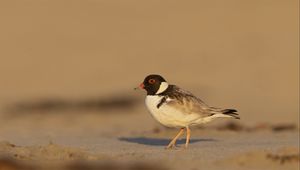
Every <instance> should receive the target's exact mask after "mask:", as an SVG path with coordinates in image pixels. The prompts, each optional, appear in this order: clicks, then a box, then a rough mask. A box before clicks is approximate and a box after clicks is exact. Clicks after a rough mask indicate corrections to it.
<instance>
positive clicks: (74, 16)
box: [0, 0, 299, 152]
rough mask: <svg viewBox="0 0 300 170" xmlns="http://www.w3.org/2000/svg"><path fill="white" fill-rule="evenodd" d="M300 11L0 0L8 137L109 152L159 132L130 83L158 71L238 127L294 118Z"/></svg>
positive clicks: (275, 3)
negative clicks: (126, 140)
mask: <svg viewBox="0 0 300 170" xmlns="http://www.w3.org/2000/svg"><path fill="white" fill-rule="evenodd" d="M298 14H299V2H298V1H297V0H286V1H280V0H272V1H270V0H251V1H250V0H249V1H239V0H227V1H220V0H213V1H211V0H201V1H199V0H187V1H171V0H165V1H160V0H152V1H141V0H126V1H123V0H110V1H104V0H85V1H81V0H26V1H18V0H1V1H0V21H1V26H0V118H1V119H0V140H8V141H10V142H13V143H15V144H20V145H27V144H28V145H29V144H30V145H34V144H45V143H48V142H49V141H54V142H57V143H63V144H66V145H71V146H73V145H76V146H82V145H86V146H89V147H92V148H93V147H95V148H97V147H99V148H100V149H99V150H101V149H102V150H101V151H103V150H105V148H101V145H99V144H100V143H101V142H99V140H100V138H101V137H116V136H122V135H127V136H130V135H139V134H144V133H145V132H149V131H151V132H152V130H153V129H154V132H158V131H159V129H160V128H161V126H160V125H159V124H158V123H157V122H156V121H155V120H154V119H152V118H151V116H150V114H149V113H148V112H147V110H146V108H145V106H144V105H143V102H144V97H145V92H143V91H134V90H133V88H134V87H136V86H137V85H139V84H140V83H141V82H142V81H143V79H144V77H145V76H147V75H148V74H153V73H155V74H160V75H162V76H164V77H165V78H166V80H168V81H169V82H170V83H172V84H177V85H179V86H180V87H182V88H184V89H187V90H189V91H191V92H193V93H194V94H195V95H197V96H199V97H200V98H201V99H202V100H204V101H205V102H206V103H207V104H209V105H211V106H216V107H224V108H235V109H237V110H238V111H239V114H240V116H241V121H239V123H240V124H244V125H255V124H261V123H269V124H278V123H280V124H281V123H288V124H289V123H291V124H296V125H297V124H298V120H299V15H298ZM227 121H228V120H218V121H216V122H214V123H216V124H219V123H224V122H227ZM214 123H213V124H214ZM208 126H209V125H208ZM298 126H299V124H298ZM174 133H175V132H174ZM172 135H173V133H170V134H168V135H166V136H164V137H171V136H172ZM108 143H109V142H108ZM150 143H151V141H150ZM97 144H98V145H97ZM105 146H106V145H105ZM121 146H123V145H121ZM113 148H114V147H113V146H112V147H111V149H113ZM106 150H107V149H106ZM107 152H110V150H109V151H108V150H107Z"/></svg>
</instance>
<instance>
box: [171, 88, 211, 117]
mask: <svg viewBox="0 0 300 170" xmlns="http://www.w3.org/2000/svg"><path fill="white" fill-rule="evenodd" d="M166 104H167V105H169V106H172V107H175V108H176V109H178V110H180V111H181V112H182V113H186V114H194V113H196V114H199V115H200V116H201V117H207V116H211V115H212V113H211V112H210V107H209V106H208V105H207V104H205V103H204V102H203V101H202V100H200V99H199V98H197V97H196V96H194V95H193V94H192V93H190V92H188V91H185V90H183V89H181V88H179V87H177V86H174V88H173V90H172V93H170V94H168V99H167V103H166Z"/></svg>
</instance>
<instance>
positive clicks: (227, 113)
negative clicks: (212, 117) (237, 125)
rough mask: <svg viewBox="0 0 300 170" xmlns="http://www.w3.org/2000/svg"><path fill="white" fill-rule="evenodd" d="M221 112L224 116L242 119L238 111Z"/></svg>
mask: <svg viewBox="0 0 300 170" xmlns="http://www.w3.org/2000/svg"><path fill="white" fill-rule="evenodd" d="M221 112H222V114H223V115H228V116H231V117H233V118H235V119H240V116H239V114H237V113H236V112H237V110H235V109H223V110H221Z"/></svg>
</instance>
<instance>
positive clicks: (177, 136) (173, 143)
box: [166, 128, 184, 149]
mask: <svg viewBox="0 0 300 170" xmlns="http://www.w3.org/2000/svg"><path fill="white" fill-rule="evenodd" d="M183 131H184V128H181V129H180V131H179V132H178V134H177V135H176V136H175V137H174V138H173V140H172V141H171V142H170V143H169V145H168V146H167V147H166V149H170V148H172V147H173V146H175V144H176V140H177V139H178V138H179V137H180V135H181V134H182V133H183Z"/></svg>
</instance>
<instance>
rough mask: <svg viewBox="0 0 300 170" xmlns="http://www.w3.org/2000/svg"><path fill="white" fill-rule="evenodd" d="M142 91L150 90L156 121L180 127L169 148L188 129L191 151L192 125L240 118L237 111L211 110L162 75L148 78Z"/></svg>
mask: <svg viewBox="0 0 300 170" xmlns="http://www.w3.org/2000/svg"><path fill="white" fill-rule="evenodd" d="M138 88H140V89H145V90H146V91H147V96H146V100H145V103H146V106H147V108H148V110H149V111H150V113H151V115H152V116H153V117H154V119H156V120H157V121H158V122H160V123H161V124H162V125H164V126H167V127H174V128H180V131H179V132H178V134H177V135H176V136H175V137H174V138H173V139H172V140H171V142H170V143H169V145H168V146H167V147H166V148H167V149H169V148H173V147H174V146H175V145H176V140H177V139H178V138H179V137H180V136H181V134H182V133H183V132H184V129H186V142H185V148H187V147H188V145H189V141H190V136H191V130H190V127H191V126H194V125H200V124H204V123H207V122H210V121H212V120H214V119H215V118H219V117H228V118H235V119H240V117H239V115H238V114H237V113H236V112H237V110H235V109H221V108H216V107H210V106H208V105H207V104H205V103H204V102H203V101H202V100H200V99H199V98H198V97H196V96H194V95H193V94H192V93H190V92H188V91H186V90H183V89H181V88H179V87H178V86H176V85H171V84H169V83H167V81H166V80H165V79H164V78H163V77H162V76H160V75H156V74H152V75H148V76H147V77H146V78H145V79H144V81H143V83H141V84H140V86H139V87H138Z"/></svg>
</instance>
